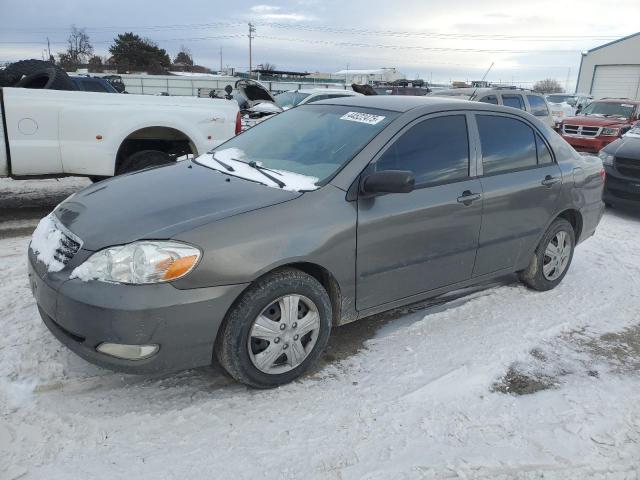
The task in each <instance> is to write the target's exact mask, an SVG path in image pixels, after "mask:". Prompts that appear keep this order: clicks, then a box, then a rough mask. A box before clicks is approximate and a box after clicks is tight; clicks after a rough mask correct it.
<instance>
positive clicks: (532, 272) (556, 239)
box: [519, 218, 576, 292]
mask: <svg viewBox="0 0 640 480" xmlns="http://www.w3.org/2000/svg"><path fill="white" fill-rule="evenodd" d="M560 238H563V239H564V241H561V240H560ZM558 244H560V245H564V248H562V247H561V248H560V249H559V248H558V246H557V245H558ZM575 244H576V239H575V232H574V231H573V227H572V226H571V224H570V223H569V222H568V221H566V220H565V219H563V218H556V219H555V220H554V221H553V223H552V224H551V225H550V226H549V228H548V229H547V231H546V232H545V234H544V236H543V237H542V240H540V243H539V244H538V246H537V247H536V250H535V252H534V253H533V256H532V257H531V261H530V262H529V266H528V267H527V268H526V269H525V270H523V271H522V272H520V274H519V276H520V280H521V281H522V283H524V284H525V285H526V286H528V287H529V288H532V289H533V290H538V291H541V292H544V291H547V290H551V289H553V288H555V287H557V286H558V284H559V283H560V282H561V281H562V279H563V278H564V276H565V275H566V274H567V271H568V270H569V266H570V265H571V261H572V260H573V252H574V250H575ZM548 247H549V248H550V250H549V251H547V249H548ZM554 249H555V252H559V253H554ZM545 267H546V268H547V271H545Z"/></svg>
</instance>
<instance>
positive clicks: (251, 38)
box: [249, 22, 256, 78]
mask: <svg viewBox="0 0 640 480" xmlns="http://www.w3.org/2000/svg"><path fill="white" fill-rule="evenodd" d="M255 31H256V27H254V26H253V23H251V22H249V78H251V62H252V58H251V40H253V34H254V33H255Z"/></svg>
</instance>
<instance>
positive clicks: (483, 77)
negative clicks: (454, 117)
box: [468, 62, 493, 100]
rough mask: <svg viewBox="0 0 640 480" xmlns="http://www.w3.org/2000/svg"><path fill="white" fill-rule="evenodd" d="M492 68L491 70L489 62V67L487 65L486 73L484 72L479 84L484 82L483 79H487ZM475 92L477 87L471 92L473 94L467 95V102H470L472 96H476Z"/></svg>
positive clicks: (491, 66)
mask: <svg viewBox="0 0 640 480" xmlns="http://www.w3.org/2000/svg"><path fill="white" fill-rule="evenodd" d="M492 68H493V62H491V65H489V68H488V69H487V71H486V72H484V75H483V76H482V80H480V82H484V79H485V78H487V75H489V72H490V71H491V69H492ZM477 91H478V87H477V86H476V88H475V90H474V91H473V93H472V94H471V95H469V98H468V100H471V99H472V98H473V96H474V95H475V94H476V92H477Z"/></svg>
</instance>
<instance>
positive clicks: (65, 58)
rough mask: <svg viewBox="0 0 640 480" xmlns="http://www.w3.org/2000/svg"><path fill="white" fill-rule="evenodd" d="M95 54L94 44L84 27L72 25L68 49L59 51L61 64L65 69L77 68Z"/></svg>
mask: <svg viewBox="0 0 640 480" xmlns="http://www.w3.org/2000/svg"><path fill="white" fill-rule="evenodd" d="M92 55H93V45H91V40H90V39H89V35H88V34H87V31H86V30H85V29H84V28H77V27H76V26H75V25H71V33H70V34H69V38H67V50H66V51H65V52H62V53H58V59H59V62H60V65H61V66H62V67H63V68H64V69H65V70H75V69H77V68H78V66H80V65H81V64H82V63H85V62H86V61H87V60H89V58H91V56H92Z"/></svg>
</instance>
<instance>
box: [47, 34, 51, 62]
mask: <svg viewBox="0 0 640 480" xmlns="http://www.w3.org/2000/svg"><path fill="white" fill-rule="evenodd" d="M47 52H49V58H51V43H49V37H47ZM49 58H47V60H49Z"/></svg>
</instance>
